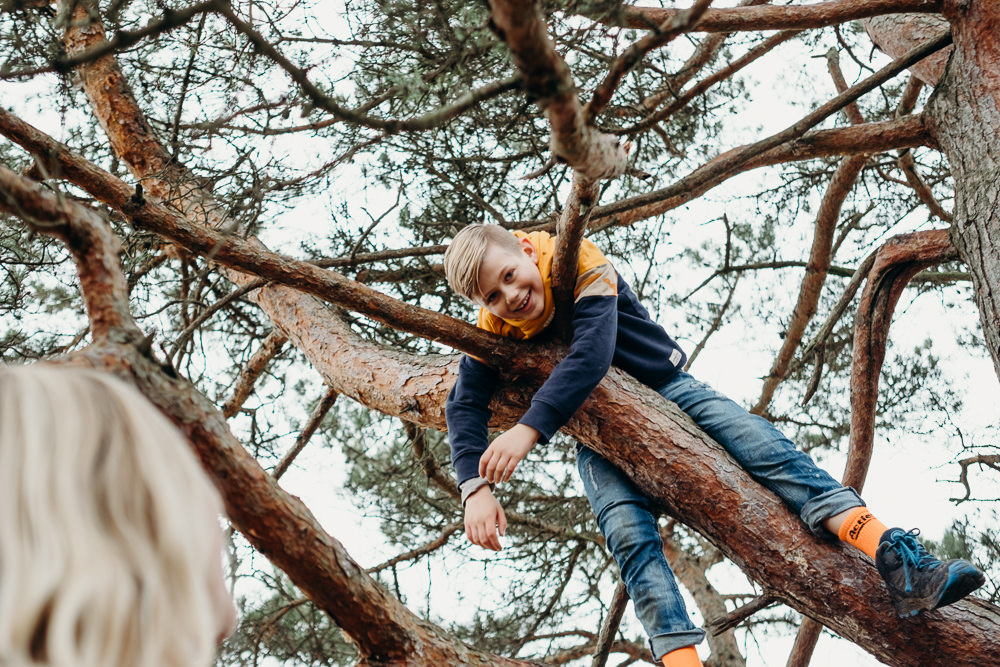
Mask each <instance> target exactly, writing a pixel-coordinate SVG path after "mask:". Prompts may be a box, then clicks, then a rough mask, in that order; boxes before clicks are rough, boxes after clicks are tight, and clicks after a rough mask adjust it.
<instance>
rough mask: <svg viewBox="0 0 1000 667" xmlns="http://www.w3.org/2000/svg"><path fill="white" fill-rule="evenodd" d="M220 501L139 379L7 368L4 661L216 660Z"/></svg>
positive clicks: (226, 602) (1, 456)
mask: <svg viewBox="0 0 1000 667" xmlns="http://www.w3.org/2000/svg"><path fill="white" fill-rule="evenodd" d="M221 509H222V504H221V502H220V499H219V496H218V493H217V492H216V490H215V488H214V487H213V486H212V485H211V483H210V482H209V480H208V478H207V476H206V475H205V473H204V471H203V470H202V469H201V466H200V465H199V463H198V461H197V460H196V458H195V456H194V454H193V452H192V451H191V450H190V447H189V445H188V444H187V442H186V441H185V439H184V438H183V436H182V435H181V434H180V432H178V431H177V430H176V429H175V428H174V426H173V425H172V424H170V423H169V422H168V421H167V420H166V418H164V417H163V416H162V415H161V414H160V413H159V412H158V411H157V410H156V409H155V408H154V407H153V406H152V405H151V404H150V403H148V402H147V401H146V399H145V398H143V397H142V396H141V395H140V394H139V393H138V392H136V391H135V390H134V389H132V388H130V387H129V386H127V385H125V384H124V383H123V382H121V381H119V380H116V379H115V378H113V377H111V376H109V375H106V374H102V373H98V372H96V371H91V370H84V369H78V368H70V367H60V366H52V365H45V364H38V365H33V366H25V367H17V368H3V367H0V665H4V666H5V667H7V666H10V667H24V666H27V665H51V666H53V667H56V666H58V667H147V666H148V667H203V666H204V667H207V666H208V665H210V664H211V663H212V661H213V659H214V655H215V650H216V644H217V641H218V640H219V639H220V638H221V637H223V636H224V635H225V634H227V633H228V632H229V631H230V630H231V629H232V626H233V623H234V621H235V610H234V608H233V603H232V599H231V597H230V596H229V594H228V593H227V592H226V590H225V585H224V581H223V573H222V562H221V558H222V556H221V532H220V527H219V522H218V513H219V512H220V511H221Z"/></svg>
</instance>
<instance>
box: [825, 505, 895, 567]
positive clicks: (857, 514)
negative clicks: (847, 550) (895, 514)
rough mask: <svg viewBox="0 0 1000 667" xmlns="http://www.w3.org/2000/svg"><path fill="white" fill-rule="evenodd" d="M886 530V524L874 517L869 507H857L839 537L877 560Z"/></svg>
mask: <svg viewBox="0 0 1000 667" xmlns="http://www.w3.org/2000/svg"><path fill="white" fill-rule="evenodd" d="M886 530H887V528H886V527H885V524H883V523H882V522H881V521H879V520H878V519H876V518H875V517H873V516H872V515H871V512H869V511H868V508H867V507H855V508H854V509H853V510H851V513H850V514H848V515H847V519H846V520H845V521H844V523H843V525H841V526H840V531H839V534H838V535H837V537H839V538H840V539H841V541H843V542H847V543H848V544H850V545H851V546H853V547H856V548H858V549H860V550H861V551H864V552H865V553H866V554H868V555H869V556H871V557H872V558H875V550H876V549H878V542H879V539H881V537H882V533H884V532H885V531H886Z"/></svg>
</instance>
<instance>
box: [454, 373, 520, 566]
mask: <svg viewBox="0 0 1000 667" xmlns="http://www.w3.org/2000/svg"><path fill="white" fill-rule="evenodd" d="M498 380H499V374H498V373H497V372H496V371H494V370H493V369H491V368H490V367H489V366H487V365H485V364H483V363H482V362H480V361H477V360H475V359H473V358H472V357H469V356H464V355H463V357H462V360H461V361H460V362H459V366H458V379H457V380H456V381H455V385H454V386H453V387H452V388H451V391H450V392H449V393H448V399H447V401H446V402H445V418H446V419H447V422H448V441H449V443H450V444H451V459H452V463H453V464H454V466H455V473H456V475H457V476H458V482H459V484H458V488H459V490H460V491H461V493H462V506H463V507H464V508H465V535H466V537H468V539H469V541H470V542H472V543H473V544H476V545H478V546H481V547H483V548H485V549H492V550H493V551H500V548H501V546H500V539H499V537H498V536H497V530H498V529H499V531H500V535H503V534H504V533H505V532H506V531H507V517H506V516H505V515H504V512H503V507H501V506H500V503H499V502H497V499H496V498H495V497H494V496H493V491H492V490H491V489H490V486H489V484H488V483H487V482H486V480H484V479H482V478H481V477H480V476H479V472H478V469H479V458H480V456H482V454H483V452H484V451H485V450H486V445H487V444H488V438H487V436H488V430H487V428H486V424H487V422H489V420H490V417H491V416H492V412H491V411H490V409H489V404H490V400H491V399H492V398H493V392H494V391H495V390H496V386H497V383H498Z"/></svg>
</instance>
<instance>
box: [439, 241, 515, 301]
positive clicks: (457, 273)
mask: <svg viewBox="0 0 1000 667" xmlns="http://www.w3.org/2000/svg"><path fill="white" fill-rule="evenodd" d="M490 245H496V246H498V247H500V248H502V249H504V250H506V251H508V252H513V253H518V252H521V245H520V241H518V238H517V237H516V236H514V235H513V234H511V233H510V232H509V231H507V230H506V229H504V228H503V227H501V226H499V225H492V224H480V225H469V226H468V227H463V228H462V229H461V230H460V231H459V232H458V234H455V238H454V239H453V240H452V242H451V244H450V245H449V246H448V250H446V251H445V253H444V275H445V276H446V277H447V278H448V285H449V286H450V287H451V289H452V290H453V291H454V292H457V293H458V294H461V295H462V296H464V297H466V298H467V299H474V298H475V297H476V296H477V295H478V294H479V267H480V266H481V265H482V263H483V257H485V256H486V251H487V250H489V247H490Z"/></svg>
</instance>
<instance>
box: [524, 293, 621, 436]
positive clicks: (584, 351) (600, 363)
mask: <svg viewBox="0 0 1000 667" xmlns="http://www.w3.org/2000/svg"><path fill="white" fill-rule="evenodd" d="M617 335H618V299H617V297H614V296H589V297H584V298H582V299H580V300H579V301H577V302H576V304H575V305H574V307H573V341H572V343H570V348H569V354H567V355H566V356H565V357H564V358H563V359H562V361H560V362H559V363H558V364H556V367H555V368H554V369H552V373H551V374H550V375H549V377H548V379H546V380H545V383H544V384H543V385H542V386H541V388H539V390H538V391H537V392H535V396H534V397H533V398H532V399H531V407H530V408H528V411H527V412H526V413H524V416H523V417H521V420H520V423H522V424H526V425H528V426H531V427H532V428H534V429H535V430H537V431H538V432H539V433H540V434H541V437H540V438H539V440H538V441H539V442H541V443H545V442H548V441H549V439H550V438H551V437H552V436H553V435H555V432H556V431H558V430H559V429H560V428H562V426H563V425H564V424H565V423H566V422H567V421H569V419H570V417H572V416H573V415H574V414H576V411H577V410H579V409H580V406H581V405H583V402H584V401H586V400H587V397H588V396H590V392H592V391H594V387H596V386H597V385H598V384H599V383H600V381H601V380H602V379H604V376H605V375H607V372H608V369H609V368H610V367H611V359H612V358H613V357H614V353H615V339H616V337H617Z"/></svg>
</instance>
